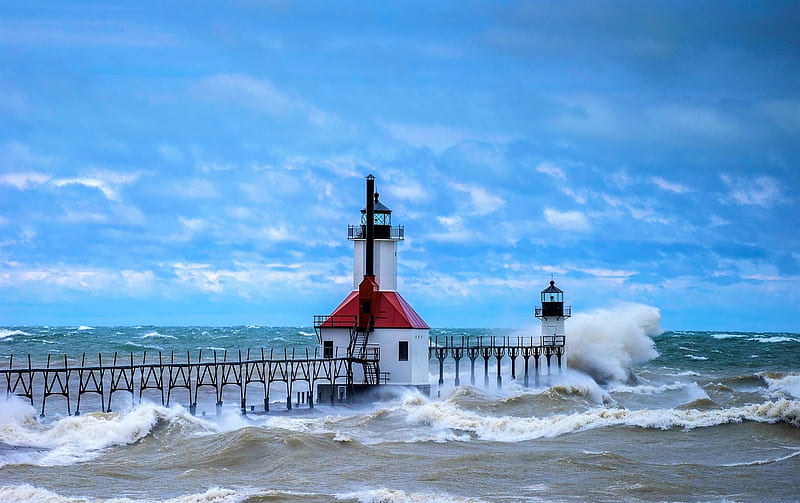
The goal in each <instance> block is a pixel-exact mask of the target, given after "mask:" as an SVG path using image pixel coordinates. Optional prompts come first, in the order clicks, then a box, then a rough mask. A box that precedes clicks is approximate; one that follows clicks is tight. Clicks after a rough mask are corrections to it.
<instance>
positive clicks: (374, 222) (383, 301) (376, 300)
mask: <svg viewBox="0 0 800 503" xmlns="http://www.w3.org/2000/svg"><path fill="white" fill-rule="evenodd" d="M366 189H367V190H366V204H365V205H364V208H363V209H362V210H361V221H360V223H359V224H358V225H350V226H348V229H347V239H349V240H350V241H353V244H354V263H353V290H352V291H351V292H350V294H349V295H348V296H347V297H346V298H345V299H344V300H343V301H342V302H341V304H339V306H338V307H336V309H334V310H333V312H332V313H331V314H330V315H328V316H318V317H316V320H315V323H314V325H315V328H316V329H317V334H318V336H319V341H320V344H322V349H323V354H324V355H326V357H337V358H338V357H341V356H344V355H346V356H347V357H349V358H350V359H351V365H352V370H351V376H352V378H351V381H352V382H350V383H348V386H347V387H346V388H342V387H341V386H339V389H337V390H336V396H338V397H339V399H340V400H341V399H343V398H344V396H343V394H346V393H348V392H349V393H359V392H362V391H366V390H368V389H374V388H376V387H377V386H392V387H395V386H399V387H415V388H418V389H420V390H422V391H423V392H424V393H430V383H429V376H428V341H429V328H430V327H428V325H427V324H426V323H425V321H423V319H422V318H421V317H420V316H419V314H417V312H416V311H414V308H412V307H411V305H410V304H409V303H408V302H406V300H405V299H404V298H403V297H402V296H401V295H400V293H399V292H398V291H397V244H398V243H399V242H400V241H402V240H403V238H404V237H405V232H404V228H403V226H396V225H393V224H392V210H390V209H389V208H388V207H387V206H386V205H385V204H383V202H382V201H380V196H379V194H378V193H377V192H375V177H374V176H372V175H369V176H367V178H366ZM325 386H327V385H325V384H320V385H319V388H318V396H325V395H326V394H327V393H329V392H330V391H331V390H329V389H327V388H325Z"/></svg>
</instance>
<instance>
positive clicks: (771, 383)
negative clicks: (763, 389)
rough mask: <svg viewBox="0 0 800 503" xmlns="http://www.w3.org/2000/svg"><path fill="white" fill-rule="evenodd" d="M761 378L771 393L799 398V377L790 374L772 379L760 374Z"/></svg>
mask: <svg viewBox="0 0 800 503" xmlns="http://www.w3.org/2000/svg"><path fill="white" fill-rule="evenodd" d="M762 377H763V378H764V380H765V381H766V383H767V387H768V388H769V390H770V391H771V392H773V393H777V394H783V395H788V396H790V397H793V398H800V375H796V374H791V375H787V376H783V377H778V378H773V377H769V376H768V375H763V374H762Z"/></svg>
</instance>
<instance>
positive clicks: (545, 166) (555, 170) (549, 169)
mask: <svg viewBox="0 0 800 503" xmlns="http://www.w3.org/2000/svg"><path fill="white" fill-rule="evenodd" d="M536 171H537V172H539V173H542V174H545V175H548V176H551V177H553V178H555V179H556V180H560V181H562V182H565V181H566V180H567V175H566V174H565V173H564V170H563V169H561V168H559V167H558V166H556V165H555V164H553V163H552V162H547V161H545V162H542V163H539V165H538V166H536Z"/></svg>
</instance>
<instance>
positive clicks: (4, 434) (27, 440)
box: [0, 396, 214, 501]
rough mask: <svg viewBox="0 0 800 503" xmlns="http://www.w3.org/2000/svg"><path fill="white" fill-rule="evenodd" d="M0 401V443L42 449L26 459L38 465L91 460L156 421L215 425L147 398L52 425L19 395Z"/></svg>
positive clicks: (137, 437)
mask: <svg viewBox="0 0 800 503" xmlns="http://www.w3.org/2000/svg"><path fill="white" fill-rule="evenodd" d="M0 404H2V405H3V406H2V407H0V411H2V412H0V442H2V443H5V444H8V445H12V446H18V447H30V448H40V449H42V451H40V452H39V453H38V454H39V455H38V459H36V460H34V461H30V462H31V463H32V464H35V465H38V466H64V465H71V464H74V463H79V462H82V461H87V460H90V459H93V458H95V457H97V456H99V455H100V453H101V452H102V451H103V450H104V449H106V448H108V447H113V446H118V445H128V444H133V443H135V442H137V441H139V440H141V439H142V438H144V437H146V436H148V435H149V434H150V432H151V431H152V430H153V428H155V426H156V425H157V424H158V422H159V421H166V422H168V423H179V422H182V423H188V424H192V425H194V426H195V427H198V428H199V429H201V430H209V429H213V428H214V427H213V425H212V424H211V423H207V422H205V421H203V420H201V419H199V418H195V417H194V416H192V415H190V414H188V413H187V412H186V411H185V410H184V409H183V408H182V407H172V408H169V409H167V408H165V407H161V406H156V405H154V404H149V403H144V404H142V405H139V406H137V407H135V408H133V409H130V410H127V411H124V412H121V413H113V414H103V413H89V414H85V415H81V416H68V417H64V418H61V419H59V420H58V421H56V422H54V423H51V424H40V423H39V422H38V421H37V419H36V412H35V411H34V409H33V407H31V405H30V404H29V403H27V402H24V401H22V400H21V399H19V398H18V397H13V396H12V397H10V398H9V399H2V400H0ZM6 462H8V460H6ZM0 501H2V498H0Z"/></svg>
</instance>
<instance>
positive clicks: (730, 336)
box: [711, 334, 747, 339]
mask: <svg viewBox="0 0 800 503" xmlns="http://www.w3.org/2000/svg"><path fill="white" fill-rule="evenodd" d="M711 337H713V338H715V339H739V338H742V337H747V335H746V334H711Z"/></svg>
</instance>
